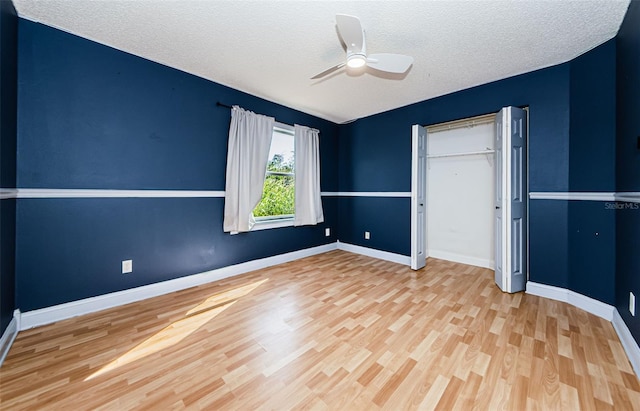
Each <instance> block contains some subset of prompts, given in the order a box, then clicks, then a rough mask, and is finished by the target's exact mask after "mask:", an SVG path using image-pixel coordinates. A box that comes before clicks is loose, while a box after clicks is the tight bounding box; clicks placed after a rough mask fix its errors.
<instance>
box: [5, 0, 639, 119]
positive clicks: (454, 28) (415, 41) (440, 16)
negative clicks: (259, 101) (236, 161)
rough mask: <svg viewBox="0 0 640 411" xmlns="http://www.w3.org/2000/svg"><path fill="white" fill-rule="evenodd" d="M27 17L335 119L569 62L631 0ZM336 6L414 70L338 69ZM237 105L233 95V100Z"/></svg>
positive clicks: (375, 48)
mask: <svg viewBox="0 0 640 411" xmlns="http://www.w3.org/2000/svg"><path fill="white" fill-rule="evenodd" d="M13 2H14V4H15V6H16V9H17V10H18V14H19V15H20V16H21V17H24V18H27V19H30V20H34V21H38V22H41V23H44V24H47V25H50V26H53V27H56V28H60V29H62V30H65V31H68V32H71V33H73V34H76V35H78V36H81V37H86V38H88V39H91V40H94V41H97V42H99V43H103V44H106V45H109V46H112V47H115V48H117V49H120V50H124V51H126V52H129V53H132V54H135V55H138V56H141V57H145V58H147V59H149V60H153V61H156V62H159V63H162V64H165V65H167V66H171V67H174V68H177V69H180V70H183V71H186V72H188V73H192V74H195V75H197V76H200V77H203V78H206V79H209V80H212V81H215V82H218V83H221V84H224V85H227V86H230V87H233V88H235V89H238V90H242V91H246V92H248V93H251V94H253V95H256V96H260V97H263V98H265V99H267V100H271V101H274V102H277V103H280V104H283V105H285V106H288V107H291V108H295V109H298V110H300V111H303V112H306V113H309V114H313V115H316V116H318V117H322V118H325V119H328V120H331V121H334V122H336V123H342V122H346V121H350V120H353V119H357V118H361V117H365V116H368V115H371V114H375V113H379V112H383V111H386V110H390V109H394V108H397V107H401V106H405V105H407V104H411V103H415V102H418V101H422V100H426V99H429V98H433V97H437V96H440V95H444V94H448V93H451V92H454V91H457V90H462V89H465V88H469V87H472V86H475V85H479V84H484V83H487V82H490V81H494V80H498V79H502V78H505V77H510V76H513V75H516V74H521V73H525V72H528V71H532V70H536V69H539V68H543V67H548V66H552V65H555V64H559V63H563V62H566V61H568V60H571V59H572V58H574V57H576V56H578V55H580V54H582V53H584V52H585V51H587V50H590V49H592V48H594V47H596V46H598V45H600V44H602V43H604V42H605V41H607V40H609V39H611V38H613V37H614V36H615V35H616V33H617V31H618V28H619V27H620V24H621V23H622V19H623V17H624V14H625V12H626V10H627V7H628V5H629V0H578V1H569V0H549V1H535V0H524V1H514V0H491V1H489V0H484V1H482V0H481V1H470V0H467V1H435V0H431V1H388V0H387V1H238V0H234V1H222V0H210V1H204V0H200V1H194V0H125V1H118V0H13ZM336 13H345V14H352V15H355V16H358V17H359V18H360V20H361V22H362V25H363V27H364V29H365V32H366V34H367V47H368V52H369V53H380V52H391V53H399V54H408V55H411V56H413V57H414V58H415V62H414V64H413V67H412V68H411V69H410V71H409V72H408V73H407V74H406V75H405V76H400V77H395V78H394V77H389V76H387V78H385V77H384V76H380V75H374V74H371V73H369V72H367V73H364V74H360V75H355V74H349V73H346V72H345V71H344V70H340V71H338V72H336V73H334V74H332V75H330V76H327V77H325V78H323V79H321V80H310V78H311V77H312V76H313V75H315V74H317V73H319V72H321V71H323V70H325V69H327V68H329V67H331V66H333V65H335V64H337V63H339V62H341V61H343V59H344V58H345V53H344V51H343V49H342V46H341V43H340V40H339V38H338V35H337V32H336V28H335V15H336ZM229 103H233V102H229Z"/></svg>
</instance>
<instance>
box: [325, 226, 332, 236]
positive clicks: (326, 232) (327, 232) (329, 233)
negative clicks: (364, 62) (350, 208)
mask: <svg viewBox="0 0 640 411" xmlns="http://www.w3.org/2000/svg"><path fill="white" fill-rule="evenodd" d="M330 235H331V229H330V228H325V229H324V236H325V237H329V236H330Z"/></svg>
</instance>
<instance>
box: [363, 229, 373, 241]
mask: <svg viewBox="0 0 640 411" xmlns="http://www.w3.org/2000/svg"><path fill="white" fill-rule="evenodd" d="M370 238H371V233H370V232H368V231H365V232H364V239H365V240H368V239H370Z"/></svg>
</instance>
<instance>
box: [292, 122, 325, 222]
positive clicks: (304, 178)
mask: <svg viewBox="0 0 640 411" xmlns="http://www.w3.org/2000/svg"><path fill="white" fill-rule="evenodd" d="M318 133H319V132H318V130H315V129H312V128H309V127H305V126H300V125H297V124H296V125H294V139H295V140H294V144H295V152H296V161H295V167H296V172H295V178H296V216H295V220H294V223H293V224H294V225H296V226H300V225H309V224H318V223H321V222H323V221H324V214H323V213H322V198H321V197H320V141H319V137H318Z"/></svg>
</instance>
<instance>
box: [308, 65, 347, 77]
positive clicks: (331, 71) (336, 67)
mask: <svg viewBox="0 0 640 411" xmlns="http://www.w3.org/2000/svg"><path fill="white" fill-rule="evenodd" d="M346 64H347V63H340V64H336V65H335V66H333V67H330V68H328V69H326V70H325V71H323V72H322V73H318V74H316V75H315V76H313V77H311V80H315V79H319V78H322V77H324V76H326V75H328V74H331V73H333V72H334V71H336V70H338V69H340V68H342V67H344V66H345V65H346Z"/></svg>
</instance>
